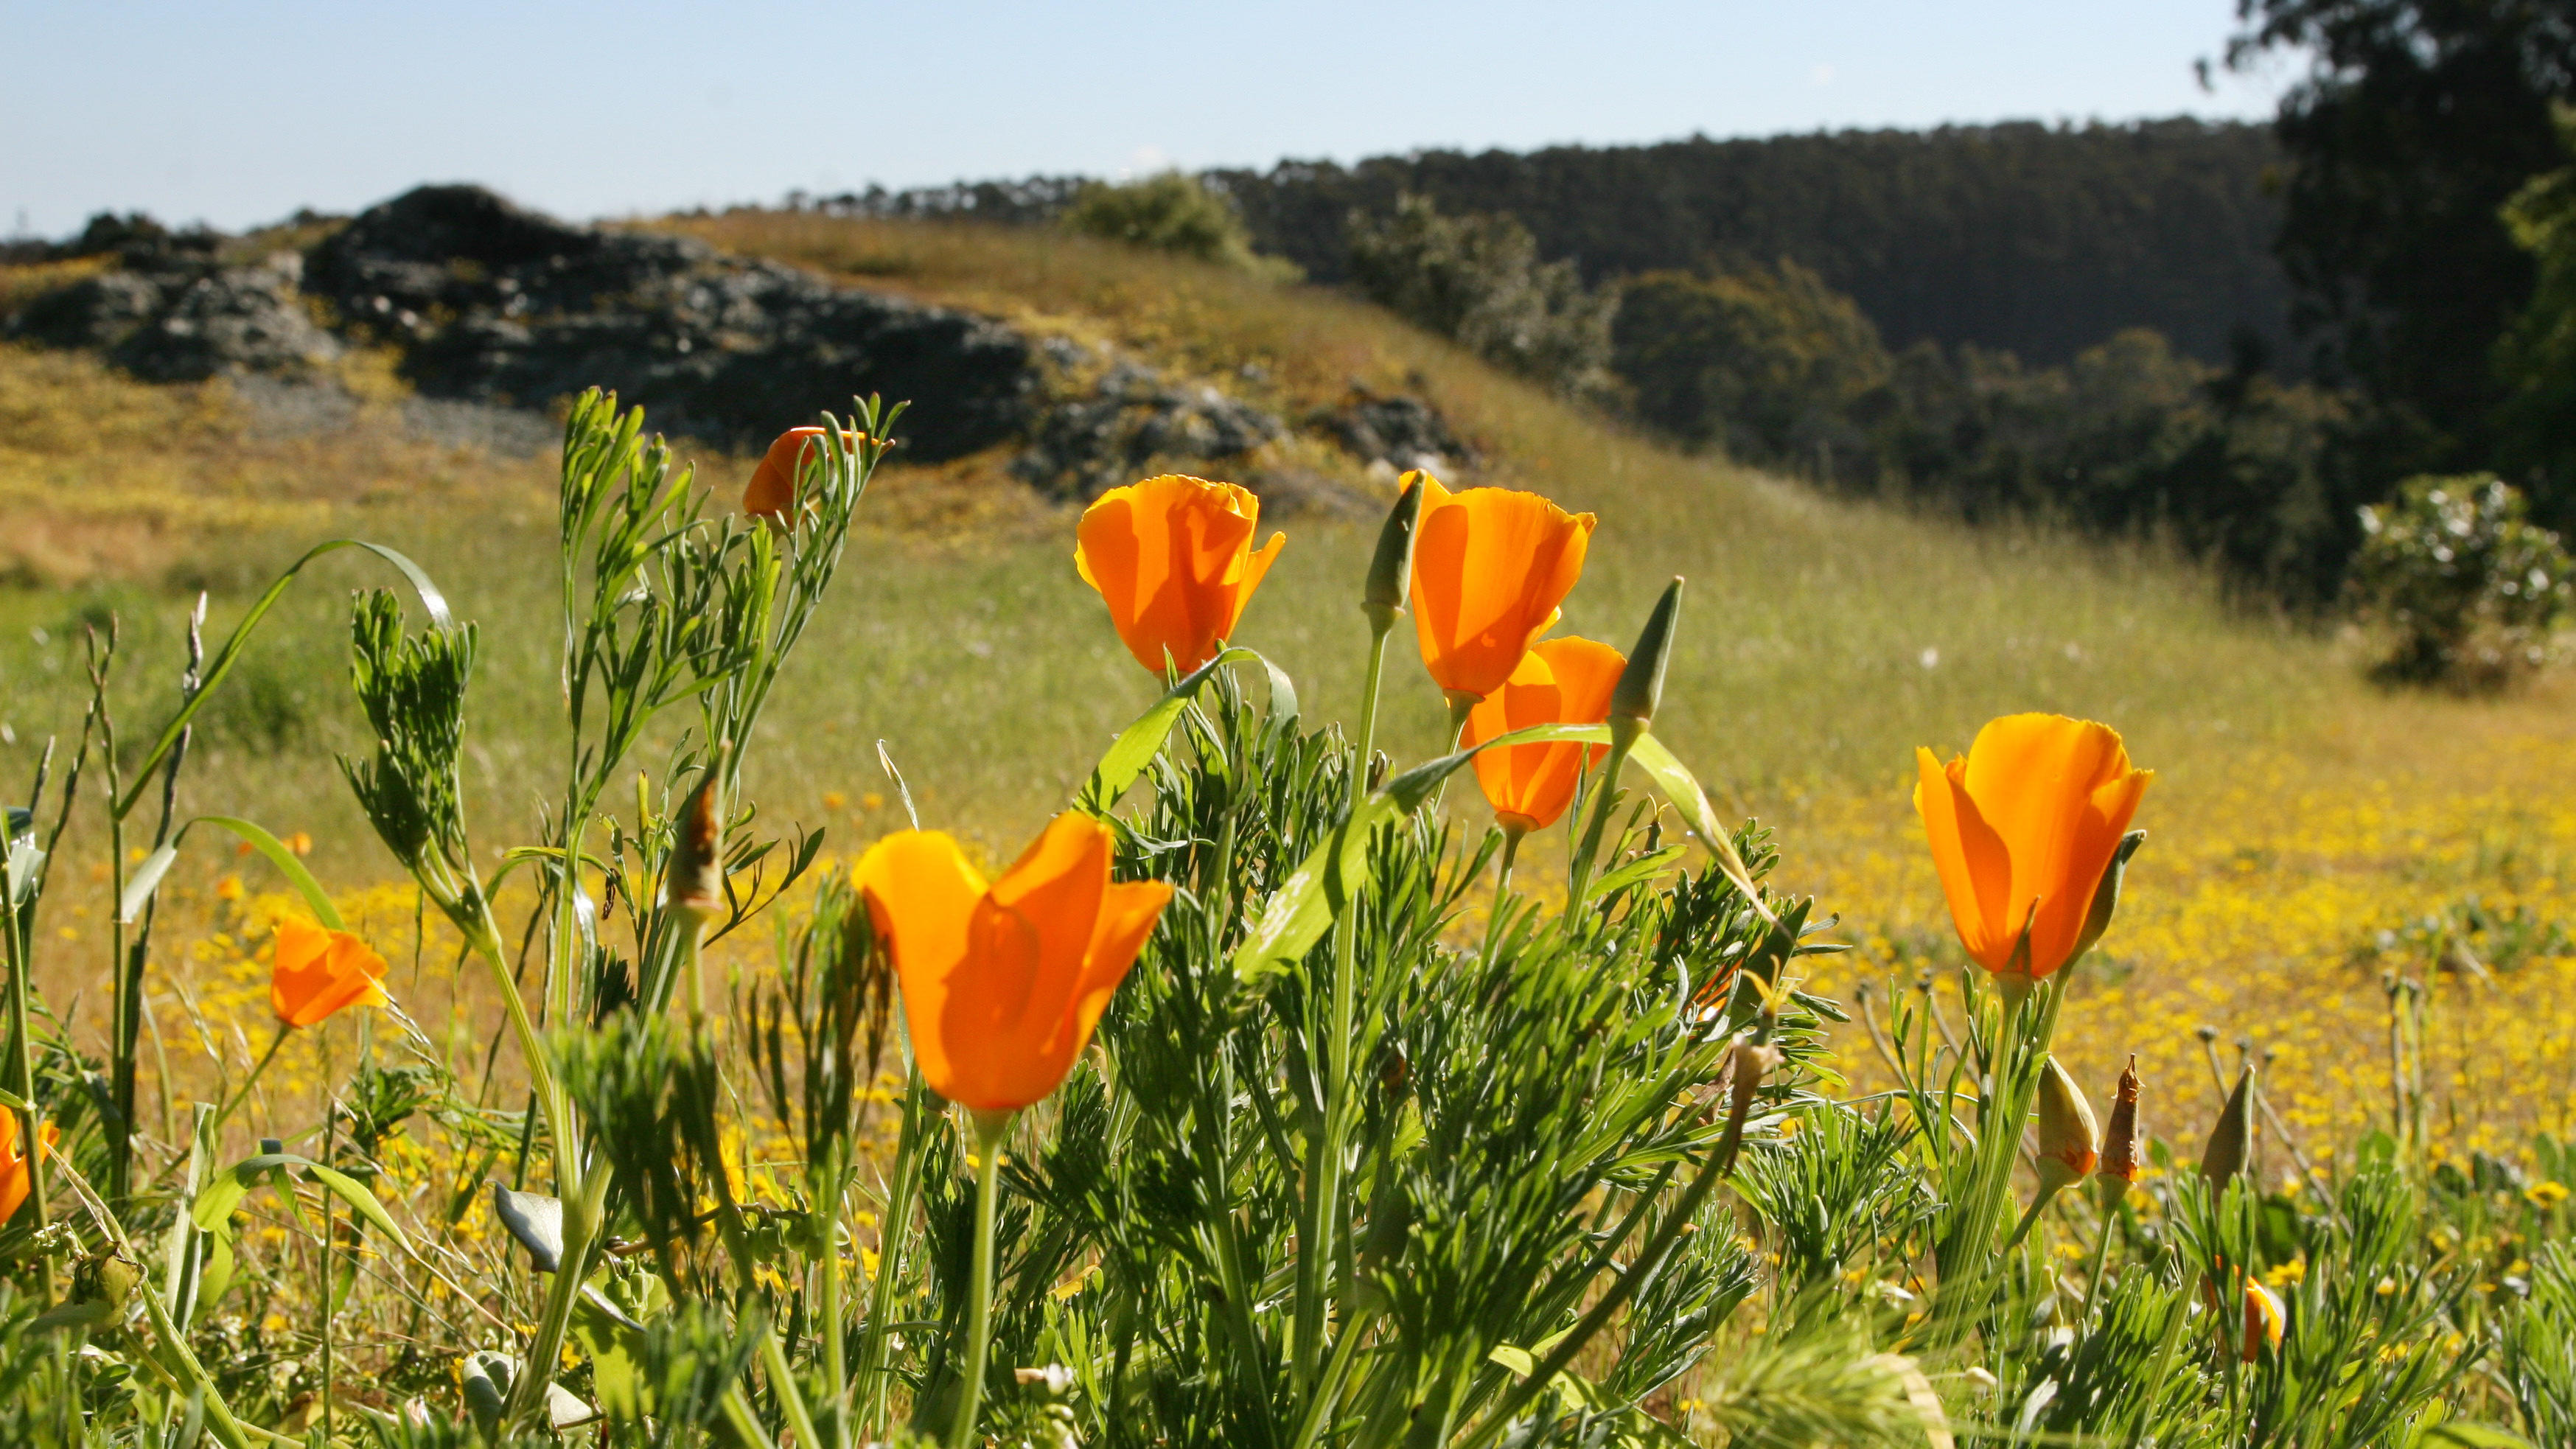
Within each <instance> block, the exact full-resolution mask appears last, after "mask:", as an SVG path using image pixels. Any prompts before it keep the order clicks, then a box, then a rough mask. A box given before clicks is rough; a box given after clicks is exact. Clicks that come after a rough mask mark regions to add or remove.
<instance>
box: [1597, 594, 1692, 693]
mask: <svg viewBox="0 0 2576 1449" xmlns="http://www.w3.org/2000/svg"><path fill="white" fill-rule="evenodd" d="M1681 612H1682V581H1681V580H1680V579H1678V578H1676V579H1674V580H1673V581H1672V582H1671V583H1669V584H1667V585H1665V586H1664V596H1663V597H1662V598H1660V599H1657V600H1655V612H1654V613H1652V614H1650V615H1648V616H1647V617H1646V628H1645V631H1644V632H1643V633H1641V634H1639V635H1638V636H1637V647H1636V648H1634V649H1631V650H1629V651H1628V667H1627V668H1626V669H1625V670H1622V671H1621V672H1620V674H1619V687H1618V688H1617V689H1616V690H1614V691H1612V692H1611V695H1610V718H1611V719H1612V720H1613V721H1617V720H1632V721H1634V722H1636V723H1637V724H1641V725H1643V724H1651V723H1652V722H1653V721H1654V718H1655V707H1656V706H1657V705H1659V704H1661V703H1663V700H1664V668H1665V666H1666V665H1669V664H1670V663H1672V658H1673V626H1674V625H1675V624H1676V623H1678V622H1679V621H1680V619H1681Z"/></svg>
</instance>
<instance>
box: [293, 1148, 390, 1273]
mask: <svg viewBox="0 0 2576 1449" xmlns="http://www.w3.org/2000/svg"><path fill="white" fill-rule="evenodd" d="M305 1170H306V1171H308V1172H311V1173H312V1174H313V1177H314V1180H315V1181H317V1182H319V1183H321V1184H322V1185H323V1186H324V1187H327V1188H329V1189H331V1191H332V1192H333V1193H334V1194H336V1195H337V1196H338V1197H339V1199H340V1201H342V1202H345V1203H347V1204H348V1205H349V1210H350V1211H351V1212H354V1213H356V1214H357V1215H358V1216H360V1217H362V1218H365V1219H366V1220H367V1223H368V1225H369V1226H371V1227H373V1228H374V1229H375V1230H376V1231H378V1232H380V1233H382V1234H384V1235H385V1236H386V1237H388V1238H391V1239H393V1240H394V1246H396V1247H398V1248H400V1249H402V1250H403V1252H404V1253H405V1254H406V1255H409V1254H410V1253H411V1251H412V1247H411V1239H409V1238H407V1237H404V1236H403V1230H402V1229H401V1228H399V1227H397V1226H395V1224H394V1220H393V1216H392V1215H391V1214H389V1213H387V1212H386V1211H385V1205H384V1204H383V1203H380V1202H378V1201H376V1195H375V1194H374V1193H373V1192H370V1191H368V1189H367V1185H366V1184H365V1183H363V1182H360V1181H358V1180H357V1179H356V1178H354V1177H351V1176H349V1175H348V1174H347V1173H345V1172H342V1171H340V1170H339V1169H337V1168H331V1167H324V1166H323V1165H322V1164H320V1163H318V1162H315V1163H309V1164H307V1165H306V1169H305Z"/></svg>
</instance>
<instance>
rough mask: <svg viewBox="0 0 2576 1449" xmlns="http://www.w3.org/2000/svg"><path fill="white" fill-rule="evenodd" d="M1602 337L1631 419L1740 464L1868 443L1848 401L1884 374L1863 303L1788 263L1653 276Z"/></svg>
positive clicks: (1637, 286)
mask: <svg viewBox="0 0 2576 1449" xmlns="http://www.w3.org/2000/svg"><path fill="white" fill-rule="evenodd" d="M1610 336H1611V341H1612V346H1613V352H1612V356H1613V357H1614V359H1615V363H1616V366H1617V367H1618V369H1619V375H1620V376H1621V377H1624V378H1626V379H1627V380H1628V382H1629V384H1630V385H1631V386H1632V387H1634V388H1635V389H1636V402H1635V406H1636V410H1637V415H1638V416H1639V417H1641V418H1643V419H1645V420H1646V421H1647V422H1650V423H1652V424H1654V425H1655V426H1657V427H1659V428H1662V429H1663V430H1665V431H1666V432H1669V433H1671V434H1673V435H1674V436H1676V437H1679V438H1682V439H1684V440H1685V441H1688V442H1691V443H1695V444H1713V445H1715V446H1718V447H1721V448H1723V449H1725V450H1726V452H1727V453H1728V454H1729V455H1730V456H1732V457H1736V458H1741V459H1744V460H1747V461H1760V462H1775V463H1776V462H1794V463H1797V464H1801V465H1803V464H1805V463H1807V462H1808V461H1810V460H1813V459H1816V458H1817V457H1818V454H1819V449H1820V448H1821V449H1824V450H1826V451H1825V452H1824V454H1823V456H1824V457H1825V458H1827V459H1830V457H1831V456H1832V451H1831V450H1834V449H1842V450H1845V451H1847V452H1853V453H1857V451H1858V450H1859V449H1860V448H1862V447H1864V446H1865V445H1866V441H1865V439H1864V438H1863V437H1862V436H1861V434H1860V432H1859V430H1858V429H1857V428H1856V427H1855V426H1854V425H1853V421H1852V414H1853V407H1854V404H1855V403H1857V402H1858V401H1859V400H1860V399H1861V398H1862V397H1863V396H1864V395H1866V394H1867V393H1869V392H1870V391H1871V390H1872V389H1873V388H1877V387H1879V386H1881V385H1882V384H1884V383H1885V382H1886V380H1887V375H1888V369H1889V362H1888V356H1887V349H1886V348H1885V347H1884V346H1883V345H1881V344H1880V342H1879V340H1878V329H1877V328H1876V327H1874V326H1872V325H1870V320H1869V319H1868V318H1867V317H1865V316H1863V315H1861V310H1860V308H1859V306H1858V305H1856V304H1855V303H1854V302H1853V301H1852V299H1851V298H1849V297H1846V296H1844V295H1843V294H1842V293H1840V292H1837V291H1835V290H1833V289H1832V288H1830V287H1828V286H1826V285H1825V284H1824V282H1823V280H1822V279H1820V278H1819V277H1817V275H1816V274H1815V273H1813V272H1811V271H1808V270H1807V269H1806V268H1805V267H1802V266H1799V265H1798V264H1797V263H1796V262H1792V261H1787V260H1783V261H1782V262H1781V263H1780V264H1779V265H1778V266H1776V267H1762V266H1756V267H1750V268H1746V269H1744V270H1741V271H1735V272H1728V273H1722V274H1718V275H1714V276H1695V275H1693V274H1691V273H1688V272H1649V273H1647V274H1646V275H1644V276H1642V277H1639V278H1637V279H1635V280H1634V281H1631V282H1630V283H1628V284H1627V286H1625V287H1624V288H1622V289H1621V290H1620V301H1619V313H1618V317H1617V319H1616V320H1615V321H1614V322H1613V323H1612V325H1611V332H1610ZM1819 471H1820V472H1831V471H1832V468H1831V466H1830V464H1829V463H1820V464H1819Z"/></svg>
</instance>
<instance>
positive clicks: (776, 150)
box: [0, 0, 2283, 235]
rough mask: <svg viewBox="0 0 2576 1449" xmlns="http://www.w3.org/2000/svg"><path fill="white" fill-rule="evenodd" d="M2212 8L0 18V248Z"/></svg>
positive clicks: (2127, 107) (564, 195)
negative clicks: (433, 187) (405, 194)
mask: <svg viewBox="0 0 2576 1449" xmlns="http://www.w3.org/2000/svg"><path fill="white" fill-rule="evenodd" d="M2232 13H2233V5H2232V3H2231V0H2121V3H2112V0H1767V3H1751V0H1744V3H1739V0H1725V3H1714V0H1703V3H1698V4H1691V3H1681V0H1638V3H1627V4H1619V3H1594V4H1588V5H1586V4H1563V3H1558V4H1547V5H1539V4H1527V3H1519V0H1510V3H1497V0H1487V3H1482V4H1463V3H1446V4H1407V3H1402V0H1377V3H1352V0H1305V3H1300V4H1276V3H1268V0H1260V3H1254V0H1197V3H1191V4H1166V3H1153V4H1125V5H1119V4H1111V5H1070V4H1059V5H1038V4H1006V3H993V0H918V3H912V4H904V5H884V4H873V3H842V4H828V3H793V0H727V3H706V0H630V3H625V4H620V5H615V6H609V5H571V4H560V3H548V0H515V3H494V0H429V3H418V0H413V3H404V4H387V3H379V0H338V3H301V4H276V3H257V0H244V3H228V4H212V5H209V4H204V3H191V4H175V3H163V0H0V74H5V76H6V79H5V82H0V232H25V231H33V232H36V233H39V234H45V235H56V234H61V233H63V232H67V231H70V230H72V229H74V228H76V227H77V226H78V225H79V224H80V222H81V220H82V219H83V218H84V217H86V216H87V215H89V214H90V213H91V212H94V211H98V210H102V209H107V208H115V209H118V210H127V209H135V208H140V209H143V210H147V211H150V212H153V213H154V214H156V215H159V216H161V217H163V218H165V219H169V220H179V221H186V220H200V219H202V220H205V221H210V222H212V223H214V224H216V225H218V226H223V227H239V226H242V225H245V224H248V223H253V222H259V221H266V220H272V219H275V218H277V217H280V216H283V215H285V214H286V213H288V212H291V211H293V210H294V209H295V208H297V207H299V206H313V207H317V208H320V209H323V210H330V211H348V210H354V209H356V208H358V207H362V206H365V205H366V204H368V203H370V202H373V201H376V200H379V199H381V198H383V197H386V196H389V195H392V194H393V193H395V192H398V191H400V190H402V189H404V188H405V187H408V186H410V185H412V184H414V183H417V182H421V181H426V180H472V181H481V182H485V183H488V184H490V185H492V186H495V187H498V188H499V189H501V190H502V191H504V192H507V193H509V194H511V195H513V196H516V197H518V198H519V199H521V200H523V201H526V202H529V203H531V204H534V205H537V206H541V207H544V208H547V209H549V210H553V211H556V212H559V213H562V214H565V215H568V216H576V217H589V216H599V215H610V214H621V213H630V212H640V211H656V210H662V209H665V208H671V207H680V206H689V205H694V204H698V203H708V204H721V203H724V202H729V201H746V200H773V199H775V198H777V197H779V196H781V195H783V194H785V193H786V192H787V191H788V190H789V189H791V188H803V189H805V190H809V191H816V192H830V191H839V190H843V189H848V188H854V187H860V186H864V185H865V184H866V183H868V182H870V181H881V182H884V183H886V184H887V185H889V186H904V185H913V184H919V183H926V182H940V181H947V180H952V179H956V178H959V177H970V178H980V177H992V176H1019V175H1025V174H1028V173H1031V172H1082V173H1086V174H1093V175H1115V174H1120V173H1128V172H1136V171H1143V170H1151V169H1155V168H1158V167H1161V166H1166V165H1175V164H1177V165H1181V166H1186V167H1199V166H1209V165H1232V164H1250V165H1267V164H1268V163H1270V162H1272V161H1274V160H1277V159H1279V158H1281V157H1283V156H1293V157H1303V158H1332V159H1337V160H1352V159H1355V158H1358V157H1361V156H1367V155H1375V154H1380V153H1384V152H1390V151H1404V150H1410V149H1415V148H1422V147H1439V146H1462V147H1468V148H1474V149H1482V148H1484V147H1489V146H1500V147H1508V148H1514V149H1521V148H1527V147H1533V146H1540V145H1546V144H1550V143H1554V142H1569V141H1571V142H1588V143H1595V144H1608V143H1619V142H1630V141H1649V140H1657V139H1662V138H1667V137H1676V136H1687V135H1690V134H1692V133H1694V132H1703V133H1706V134H1708V135H1712V136H1755V135H1769V134H1774V133H1778V132H1783V131H1809V130H1815V129H1818V128H1841V127H1846V126H1906V127H1920V126H1932V125H1938V124H1941V123H1943V122H1950V121H1988V120H1999V119H2012V118H2038V119H2044V120H2052V121H2054V120H2077V121H2081V120H2087V119H2097V118H2098V119H2111V120H2123V119H2131V118H2135V117H2140V116H2167V115H2175V114H2180V113H2184V112H2189V113H2194V114H2199V115H2205V116H2239V117H2256V116H2263V115H2268V114H2269V112H2270V110H2271V105H2272V101H2273V98H2274V96H2275V94H2276V93H2277V89H2278V86H2279V84H2280V82H2281V80H2282V79H2283V76H2282V74H2280V73H2275V74H2272V75H2268V76H2261V77H2252V78H2246V77H2229V76H2227V75H2225V74H2224V73H2223V72H2222V73H2221V75H2220V76H2219V78H2218V82H2217V88H2216V89H2215V90H2214V91H2204V90H2202V89H2201V88H2200V86H2199V85H2198V84H2197V83H2196V81H2195V80H2194V78H2193V75H2192V62H2193V61H2194V60H2195V59H2198V58H2201V57H2205V56H2215V55H2216V54H2217V53H2218V51H2219V50H2220V48H2221V47H2222V46H2223V44H2224V42H2225V39H2226V36H2227V34H2228V31H2229V29H2230V25H2231V20H2232Z"/></svg>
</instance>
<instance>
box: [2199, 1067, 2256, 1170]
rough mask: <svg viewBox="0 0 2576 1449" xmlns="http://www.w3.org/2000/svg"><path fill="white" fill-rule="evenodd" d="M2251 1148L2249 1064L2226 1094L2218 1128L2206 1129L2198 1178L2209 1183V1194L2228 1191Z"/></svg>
mask: <svg viewBox="0 0 2576 1449" xmlns="http://www.w3.org/2000/svg"><path fill="white" fill-rule="evenodd" d="M2253 1145H2254V1066H2253V1064H2252V1063H2251V1062H2248V1063H2247V1064H2246V1066H2245V1070H2244V1071H2242V1072H2240V1073H2238V1074H2237V1077H2236V1090H2235V1091H2233V1092H2230V1093H2228V1095H2227V1105H2226V1106H2224V1107H2221V1108H2219V1109H2218V1125H2216V1126H2214V1127H2212V1128H2210V1129H2209V1145H2208V1146H2206V1147H2204V1148H2202V1149H2201V1153H2200V1175H2201V1176H2203V1177H2205V1178H2208V1179H2209V1189H2210V1191H2211V1192H2213V1193H2216V1192H2224V1191H2226V1190H2227V1183H2228V1180H2229V1179H2231V1178H2233V1177H2235V1176H2236V1174H2238V1173H2240V1172H2243V1171H2244V1170H2245V1159H2246V1155H2247V1153H2248V1152H2249V1151H2251V1150H2252V1148H2253Z"/></svg>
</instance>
